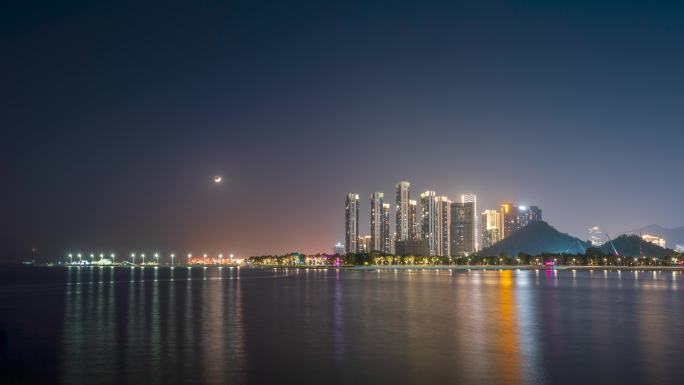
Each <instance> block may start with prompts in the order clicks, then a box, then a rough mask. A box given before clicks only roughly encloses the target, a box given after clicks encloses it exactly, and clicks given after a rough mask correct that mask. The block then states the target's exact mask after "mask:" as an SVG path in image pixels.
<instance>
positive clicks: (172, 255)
mask: <svg viewBox="0 0 684 385" xmlns="http://www.w3.org/2000/svg"><path fill="white" fill-rule="evenodd" d="M175 256H176V254H174V253H171V265H173V257H175Z"/></svg>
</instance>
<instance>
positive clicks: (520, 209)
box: [515, 206, 542, 230]
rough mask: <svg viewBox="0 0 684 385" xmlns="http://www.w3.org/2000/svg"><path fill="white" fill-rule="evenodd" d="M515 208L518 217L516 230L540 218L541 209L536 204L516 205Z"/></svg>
mask: <svg viewBox="0 0 684 385" xmlns="http://www.w3.org/2000/svg"><path fill="white" fill-rule="evenodd" d="M515 209H516V212H517V214H516V216H517V218H518V222H517V224H516V230H520V229H522V228H523V227H525V226H527V225H529V224H530V223H532V222H539V221H541V220H542V211H541V209H540V208H539V207H537V206H530V207H526V206H516V208H515Z"/></svg>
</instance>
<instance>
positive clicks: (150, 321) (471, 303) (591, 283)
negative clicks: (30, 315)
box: [58, 267, 684, 384]
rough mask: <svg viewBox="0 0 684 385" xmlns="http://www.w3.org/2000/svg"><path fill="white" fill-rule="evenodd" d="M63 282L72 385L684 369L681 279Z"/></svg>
mask: <svg viewBox="0 0 684 385" xmlns="http://www.w3.org/2000/svg"><path fill="white" fill-rule="evenodd" d="M61 279H62V281H61V282H62V285H63V287H64V294H63V295H64V308H63V312H62V313H60V315H61V317H62V318H63V319H62V322H61V324H59V323H58V325H60V328H61V330H60V332H59V333H58V334H59V335H60V336H61V340H60V342H59V352H60V353H59V360H60V365H59V370H60V377H59V380H60V381H61V382H63V383H84V384H85V383H87V384H97V383H113V382H114V383H139V382H141V381H144V382H158V383H179V382H191V383H210V384H211V383H274V382H276V383H277V382H292V381H296V382H298V383H302V384H314V383H320V382H321V381H323V380H325V382H326V383H333V384H341V383H359V384H363V383H392V384H408V383H468V384H491V383H497V384H550V383H554V384H555V383H560V384H572V383H599V382H600V383H609V382H615V381H614V379H615V376H618V378H619V380H620V381H619V382H621V383H666V384H667V383H677V377H676V374H678V373H679V367H678V364H677V363H678V362H680V361H681V360H683V359H684V350H683V348H682V347H680V346H678V343H679V342H680V341H682V340H684V317H682V316H683V315H684V314H683V313H684V296H682V295H681V294H680V290H681V287H682V286H681V281H682V275H681V274H680V273H669V272H667V273H656V274H654V273H652V272H642V273H637V272H626V271H624V272H609V271H603V270H596V271H595V272H593V273H591V272H586V271H574V270H573V271H555V272H551V271H549V272H543V271H542V272H540V271H524V270H522V271H511V270H501V271H477V270H472V271H440V272H435V271H428V272H423V271H420V270H418V271H416V270H414V271H411V272H405V271H396V270H394V271H380V272H378V271H372V272H370V271H369V272H366V271H349V270H340V269H330V270H314V271H309V270H306V271H299V270H292V269H278V270H250V269H247V270H244V269H227V268H224V269H217V268H210V269H203V268H192V269H187V268H176V269H170V268H166V267H163V268H162V267H160V268H149V267H148V268H144V269H143V268H98V267H82V268H81V267H79V268H70V269H66V270H65V271H64V276H62V278H61ZM293 368H297V369H296V370H293ZM578 368H581V370H578ZM615 368H620V369H619V371H617V372H616V370H615ZM616 373H617V374H616ZM150 379H155V381H149V380H150ZM181 379H182V380H183V381H181Z"/></svg>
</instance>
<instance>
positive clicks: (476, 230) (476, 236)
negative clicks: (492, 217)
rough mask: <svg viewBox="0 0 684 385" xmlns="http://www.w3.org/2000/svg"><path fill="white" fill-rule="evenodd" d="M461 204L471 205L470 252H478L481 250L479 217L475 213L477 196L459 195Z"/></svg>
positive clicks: (470, 194)
mask: <svg viewBox="0 0 684 385" xmlns="http://www.w3.org/2000/svg"><path fill="white" fill-rule="evenodd" d="M461 203H472V204H473V205H472V207H473V219H472V223H473V247H472V249H473V250H472V251H478V250H480V248H481V246H482V245H481V241H480V225H479V224H480V216H479V215H478V211H477V195H475V194H473V193H465V194H462V195H461Z"/></svg>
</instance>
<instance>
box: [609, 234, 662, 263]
mask: <svg viewBox="0 0 684 385" xmlns="http://www.w3.org/2000/svg"><path fill="white" fill-rule="evenodd" d="M613 245H614V246H615V249H616V250H617V251H618V253H619V254H620V255H621V256H624V257H638V256H640V255H643V256H645V257H659V258H661V257H669V256H673V255H675V254H676V253H675V251H674V250H671V249H664V248H662V247H660V246H658V245H654V244H653V243H648V242H644V241H643V240H642V239H641V237H639V236H638V235H620V236H619V237H617V238H615V239H613ZM601 251H602V252H603V253H605V254H613V247H612V246H611V245H610V242H606V243H604V244H603V245H602V246H601Z"/></svg>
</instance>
